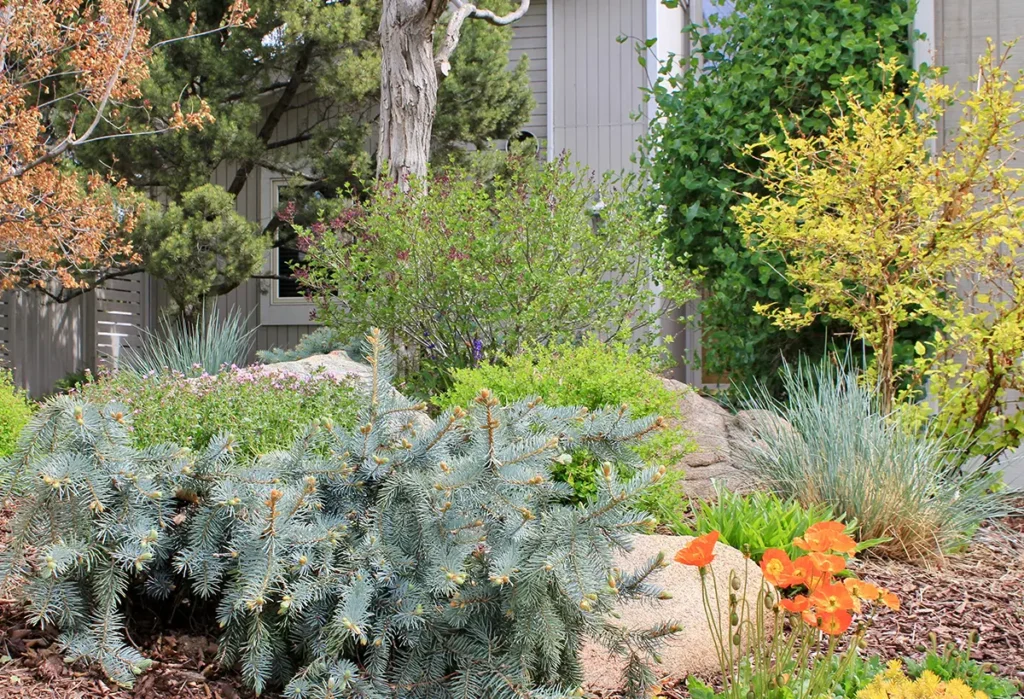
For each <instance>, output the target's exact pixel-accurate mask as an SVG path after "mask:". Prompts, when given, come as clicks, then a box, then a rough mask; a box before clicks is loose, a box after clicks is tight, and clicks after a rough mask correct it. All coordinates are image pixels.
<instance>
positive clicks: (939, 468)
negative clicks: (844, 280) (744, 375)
mask: <svg viewBox="0 0 1024 699" xmlns="http://www.w3.org/2000/svg"><path fill="white" fill-rule="evenodd" d="M860 379H861V377H860V376H859V375H858V374H857V372H855V371H853V370H850V369H848V368H846V367H844V366H842V365H840V364H838V363H835V364H834V363H832V362H829V361H827V360H823V361H822V362H821V363H819V364H812V363H810V362H800V363H798V364H797V365H796V366H793V365H789V364H787V365H785V366H784V367H783V370H782V384H783V388H784V389H785V392H786V395H787V402H786V403H785V404H783V403H780V402H778V401H777V400H775V399H774V398H773V397H772V396H771V395H770V393H769V391H768V389H767V388H765V387H763V386H762V387H760V388H757V389H754V390H753V391H752V392H751V394H750V395H749V397H748V406H749V407H753V408H757V409H761V410H767V411H771V412H772V413H774V414H775V415H778V416H779V417H781V418H783V419H785V420H788V421H789V422H790V424H791V425H792V427H793V429H791V430H777V431H765V432H763V433H762V434H761V435H760V437H761V439H760V441H759V442H755V443H752V444H751V445H750V446H749V447H747V448H744V449H742V450H741V451H740V452H739V458H740V459H741V460H742V461H743V462H744V463H745V465H746V466H747V467H748V468H750V469H752V470H753V472H754V473H755V474H756V475H757V476H759V477H760V478H761V479H762V480H763V481H765V482H766V483H767V484H768V486H769V487H771V488H772V489H773V490H774V491H775V492H776V493H778V494H779V495H781V496H782V497H785V498H796V499H797V500H799V501H800V502H801V503H803V504H804V505H805V506H815V505H821V506H826V507H829V508H831V510H832V512H834V513H835V514H836V515H837V516H840V517H842V518H843V520H844V521H847V522H851V523H852V522H856V523H857V524H856V528H857V533H858V538H859V539H860V540H868V539H888V541H885V542H884V543H880V544H879V545H878V547H877V548H876V550H877V551H882V552H885V553H886V554H889V555H892V556H896V557H900V558H910V559H936V558H940V557H942V556H943V555H944V554H946V553H949V552H951V551H954V550H956V549H958V548H960V547H962V546H963V545H965V544H967V543H968V542H969V541H970V540H971V538H972V537H973V535H974V533H975V531H976V530H977V528H978V526H979V525H980V524H981V523H982V522H984V521H985V520H986V519H987V518H990V517H998V516H1002V515H1005V514H1006V513H1007V512H1008V511H1009V510H1010V509H1011V503H1010V499H1009V498H1008V496H1007V495H1006V494H1003V493H999V492H993V486H994V485H995V484H996V483H997V482H998V478H999V476H998V474H987V473H986V472H985V471H980V472H977V473H973V474H968V473H965V472H963V471H961V470H960V469H959V468H957V466H958V465H959V456H958V454H957V453H956V450H955V449H954V448H953V447H952V445H951V444H950V443H949V442H946V441H943V440H942V439H939V438H936V437H933V436H929V435H926V434H921V433H920V432H918V431H913V430H908V429H906V428H905V426H903V425H901V424H900V423H899V422H897V421H895V420H891V419H889V417H888V416H887V415H885V414H883V413H882V412H880V411H879V408H878V400H877V396H876V395H875V393H874V391H873V390H871V389H870V388H868V387H865V386H864V385H863V383H862V382H861V380H860Z"/></svg>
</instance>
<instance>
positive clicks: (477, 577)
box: [5, 335, 676, 699]
mask: <svg viewBox="0 0 1024 699" xmlns="http://www.w3.org/2000/svg"><path fill="white" fill-rule="evenodd" d="M370 339H371V342H372V343H373V344H374V349H373V351H371V352H370V353H369V356H370V362H371V365H372V366H373V367H374V369H375V376H376V377H377V380H376V382H375V384H374V386H373V387H372V390H371V394H370V396H369V397H368V400H367V401H366V402H365V404H364V407H363V409H362V410H361V412H360V414H359V418H358V421H357V422H358V424H359V425H360V426H359V427H358V428H357V429H355V430H352V431H351V432H349V431H346V430H342V429H339V428H338V427H337V426H332V425H329V424H327V423H320V425H319V426H318V427H317V426H314V427H312V428H311V429H310V430H309V431H308V432H306V433H304V434H302V435H301V436H300V437H299V438H298V439H297V440H296V441H295V443H294V444H293V445H292V447H291V448H290V449H288V450H286V451H279V452H274V453H272V454H268V455H265V456H263V457H261V458H259V459H258V460H256V461H255V462H253V463H251V464H244V463H240V462H239V461H238V460H237V456H236V455H235V454H234V453H232V451H231V450H230V449H229V444H230V440H229V438H228V437H227V436H224V435H222V436H220V437H218V438H216V439H214V440H213V441H211V443H210V444H209V446H208V447H207V448H206V449H205V450H203V451H199V452H194V451H193V452H186V451H184V450H182V449H181V448H179V447H174V446H159V447H150V448H148V449H145V450H139V449H136V448H134V447H133V446H131V443H130V437H129V434H128V433H127V431H126V430H125V429H123V423H127V422H129V420H130V418H128V417H127V416H126V415H125V414H123V413H122V412H121V411H120V410H119V409H118V408H117V407H116V406H114V405H108V406H102V407H100V406H96V405H94V404H92V403H87V402H83V401H81V400H80V399H78V398H74V397H59V398H56V399H55V400H54V401H53V402H51V403H49V404H48V405H47V406H46V407H45V408H44V409H43V411H42V414H41V418H40V421H39V423H38V426H37V428H36V429H35V430H34V431H33V432H32V433H31V434H30V439H29V440H28V442H27V443H26V444H25V446H24V449H25V451H26V454H27V456H28V459H27V461H28V463H29V464H30V469H29V470H28V472H27V473H26V474H25V475H26V482H27V484H28V486H29V491H28V494H27V496H26V497H25V498H24V499H23V500H22V502H20V504H19V506H18V516H17V519H16V521H14V522H12V525H11V530H12V540H11V543H10V546H9V547H8V549H7V553H6V560H5V570H6V571H7V574H8V575H11V574H13V575H14V576H15V577H21V578H23V579H24V581H25V584H24V587H23V588H22V590H23V593H24V595H25V597H26V598H27V600H28V603H29V607H28V608H29V611H30V614H31V615H32V618H33V619H34V620H36V621H47V622H50V623H53V624H56V625H57V626H58V627H59V628H60V630H61V637H60V638H61V643H62V644H63V645H64V647H65V648H67V650H68V653H69V654H71V655H72V656H75V657H83V658H87V659H91V660H95V661H98V662H101V663H102V664H103V667H104V668H105V669H106V671H107V672H108V673H109V674H110V675H111V676H112V677H114V678H115V679H117V680H118V681H121V682H130V681H131V680H132V679H133V678H134V677H135V675H136V674H139V673H140V672H142V671H144V669H145V665H146V661H145V660H144V659H143V658H142V657H141V656H140V655H139V654H138V652H137V651H135V650H134V649H132V648H130V647H129V646H127V645H126V643H125V640H124V625H125V617H124V616H123V609H124V604H125V600H126V598H127V597H128V596H129V595H135V594H148V595H152V596H155V597H157V598H166V597H167V596H168V595H170V594H171V590H172V586H174V585H177V587H178V589H179V590H180V591H181V592H180V593H179V594H185V595H188V596H189V597H191V598H192V599H195V600H199V599H205V600H213V601H216V603H217V619H218V621H219V623H220V626H221V628H222V629H223V631H222V634H221V637H220V641H219V649H220V657H221V661H222V662H224V663H227V664H232V663H235V662H237V663H238V664H239V665H240V666H241V669H242V673H243V676H244V677H245V680H246V682H247V683H248V684H249V685H250V686H251V687H252V688H253V689H255V690H256V691H260V690H262V689H264V688H265V687H267V686H268V685H270V684H273V683H282V684H286V685H287V688H286V694H287V695H288V696H290V697H295V698H296V699H305V698H313V697H316V698H320V697H325V696H360V697H367V698H368V699H372V698H381V699H383V698H384V697H416V698H423V699H427V698H428V697H449V696H460V695H461V696H467V697H485V696H486V697H521V696H530V697H537V698H545V697H546V698H551V699H553V698H554V697H565V696H567V695H568V693H569V692H570V691H571V688H572V687H574V686H576V685H578V684H579V683H580V680H581V670H580V662H579V653H580V647H581V644H582V637H583V634H584V633H588V634H591V635H596V636H597V637H598V638H600V639H602V640H604V641H605V642H606V643H607V644H608V645H609V646H611V647H612V648H613V649H614V650H615V651H617V652H618V653H620V654H622V655H625V656H627V657H628V658H629V660H630V663H629V670H628V683H627V687H628V689H629V691H630V694H632V695H634V696H640V695H642V694H643V693H644V692H646V691H647V690H648V689H649V688H650V685H651V684H652V681H653V676H652V674H651V673H650V671H648V670H645V669H643V667H642V666H641V663H640V661H641V660H642V658H644V657H645V656H646V655H647V654H648V653H650V652H651V651H653V648H654V646H655V645H656V644H657V642H658V640H659V639H660V638H662V637H664V636H666V635H668V634H670V633H672V632H673V631H674V629H675V628H676V627H675V626H674V625H672V624H671V623H670V622H668V621H665V622H664V623H663V624H661V625H659V626H658V627H657V628H655V629H651V630H643V631H625V630H622V629H621V628H618V627H614V626H612V625H610V624H608V623H606V622H605V621H604V615H605V614H606V613H607V612H608V611H609V610H610V608H611V605H612V604H613V603H614V602H616V601H617V600H619V599H621V598H626V599H631V598H634V599H635V598H645V597H649V596H651V595H653V594H657V592H658V590H657V588H655V587H654V586H653V585H651V584H650V583H648V582H647V578H648V576H649V575H650V574H651V573H652V572H653V571H654V570H656V569H657V568H658V567H659V566H660V565H661V563H662V562H663V559H662V557H660V556H659V557H656V558H654V559H652V560H650V561H649V562H648V563H647V564H646V565H644V566H643V567H642V569H641V570H639V571H636V572H629V571H621V570H618V569H614V568H613V566H612V554H613V553H614V552H616V551H619V550H621V549H622V548H623V547H628V546H629V543H630V537H631V534H632V533H633V532H637V531H642V530H644V529H645V528H646V526H647V519H646V517H644V516H642V515H640V514H637V513H635V512H634V511H632V510H631V509H630V507H629V503H630V500H631V499H632V498H633V497H634V496H635V495H636V494H637V493H638V492H639V491H640V490H642V489H643V488H644V487H646V486H647V485H648V484H649V483H650V482H652V481H654V480H657V479H658V478H659V476H660V474H661V473H663V471H659V470H658V469H647V470H645V471H643V472H642V473H640V474H639V475H637V476H636V477H634V478H632V479H630V481H628V482H625V483H622V482H619V480H618V479H617V478H616V477H615V473H614V471H612V470H609V471H608V472H607V473H606V474H605V475H606V477H605V478H604V479H603V481H602V485H601V491H600V493H599V495H598V498H597V499H596V501H595V502H594V503H593V504H591V505H587V506H576V505H566V504H564V502H565V496H566V492H567V488H566V486H565V485H564V484H560V483H557V482H555V481H553V480H552V478H551V464H552V463H553V462H554V460H555V459H556V458H557V457H558V455H559V454H562V453H564V452H566V451H567V450H570V449H573V448H576V447H578V446H580V445H583V444H585V445H587V447H588V449H591V450H593V451H594V452H595V453H597V454H600V455H601V456H602V458H604V459H607V460H610V461H620V460H624V461H627V462H628V461H630V460H632V461H633V462H634V463H636V457H635V456H633V455H632V454H633V452H632V451H631V450H630V449H628V448H627V446H628V445H631V444H633V443H635V442H636V441H637V440H640V439H642V438H643V437H644V436H645V435H647V434H649V433H650V432H651V431H653V430H655V429H657V427H658V425H659V424H660V423H659V422H658V421H656V420H655V419H653V418H647V419H645V420H640V421H633V420H629V419H624V418H623V416H621V415H619V414H618V413H617V412H593V413H589V414H583V413H581V412H580V411H579V410H575V409H564V408H547V407H544V406H538V405H534V404H529V403H517V404H514V405H511V406H508V407H501V406H500V405H499V404H498V401H497V400H496V399H495V398H494V397H493V396H491V395H490V394H488V393H486V392H481V394H480V395H479V396H478V397H477V399H476V400H475V401H474V403H473V406H472V407H471V409H470V411H469V413H468V414H467V412H466V411H463V410H461V409H453V410H450V411H446V412H445V413H444V414H443V415H441V416H440V417H439V419H438V420H437V421H436V422H434V423H432V424H430V425H425V424H424V423H423V421H422V418H421V417H419V415H418V414H420V413H421V412H422V410H423V405H422V404H417V405H414V404H413V403H412V402H411V401H410V400H408V399H406V398H404V397H403V396H401V395H400V394H399V393H398V392H397V391H395V390H394V389H393V388H392V387H391V386H390V385H389V383H388V381H387V378H386V377H388V376H389V375H390V374H391V371H390V368H389V364H390V362H389V361H388V357H387V356H386V355H385V354H384V353H383V352H382V351H381V350H380V348H379V344H378V342H379V339H378V337H377V336H376V335H372V336H371V338H370ZM321 447H323V448H321Z"/></svg>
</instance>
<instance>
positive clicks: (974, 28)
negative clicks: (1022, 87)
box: [935, 0, 1024, 141]
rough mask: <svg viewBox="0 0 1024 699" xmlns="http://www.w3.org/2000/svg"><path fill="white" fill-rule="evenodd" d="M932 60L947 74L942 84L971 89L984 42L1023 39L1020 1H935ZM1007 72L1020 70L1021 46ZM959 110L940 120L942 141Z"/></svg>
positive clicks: (1023, 56)
mask: <svg viewBox="0 0 1024 699" xmlns="http://www.w3.org/2000/svg"><path fill="white" fill-rule="evenodd" d="M935 27H936V37H935V39H936V40H935V54H936V56H935V58H936V62H937V63H938V65H942V66H946V67H947V68H948V72H947V73H946V75H945V76H944V78H943V80H944V81H945V82H947V83H948V84H950V85H958V86H959V87H960V89H961V90H967V89H970V87H971V77H972V76H976V75H977V74H978V57H979V56H981V55H982V54H984V53H985V51H986V49H987V46H988V40H989V39H992V41H993V42H995V45H996V46H997V47H1000V48H1001V47H1002V44H1003V43H1004V42H1008V41H1016V40H1020V39H1021V37H1024V0H935ZM1009 68H1010V71H1011V72H1016V71H1018V70H1021V69H1024V43H1018V44H1017V46H1015V47H1014V50H1013V55H1012V58H1011V61H1010V65H1009ZM961 113H962V110H961V109H960V107H958V106H954V107H953V108H951V109H950V110H949V111H948V112H947V113H946V117H945V119H944V120H943V124H942V131H943V140H944V141H945V140H946V139H948V138H949V135H950V133H951V132H952V131H953V130H955V129H956V127H957V124H958V123H959V120H960V116H961Z"/></svg>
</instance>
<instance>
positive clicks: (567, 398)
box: [433, 337, 692, 529]
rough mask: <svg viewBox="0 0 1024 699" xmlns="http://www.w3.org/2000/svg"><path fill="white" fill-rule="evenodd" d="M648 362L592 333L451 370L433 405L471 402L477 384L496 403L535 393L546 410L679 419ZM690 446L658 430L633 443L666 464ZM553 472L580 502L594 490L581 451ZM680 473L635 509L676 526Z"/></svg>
mask: <svg viewBox="0 0 1024 699" xmlns="http://www.w3.org/2000/svg"><path fill="white" fill-rule="evenodd" d="M651 367H652V359H651V357H650V356H647V355H645V354H643V353H636V352H632V351H630V349H629V347H628V346H627V345H625V344H622V343H610V344H609V343H604V342H601V341H600V340H598V339H596V338H594V337H591V338H588V339H587V340H585V341H584V342H583V343H581V344H578V345H572V344H558V345H553V346H549V347H544V346H540V345H534V346H532V347H530V348H529V349H527V350H526V351H525V352H523V353H521V354H518V355H516V356H513V357H505V358H504V360H503V361H502V362H501V363H500V364H484V365H481V366H478V367H474V368H467V369H456V370H455V371H454V372H453V373H452V386H451V388H450V389H448V390H447V391H446V392H444V393H442V394H441V395H439V396H436V397H435V398H434V399H433V402H434V404H435V405H436V406H438V407H440V408H442V409H443V408H451V407H454V406H456V405H460V406H467V405H471V404H472V401H473V399H474V398H475V397H476V396H477V394H479V393H480V389H482V388H487V389H489V390H490V391H491V392H492V393H494V395H495V396H496V397H497V398H498V400H500V401H501V402H502V403H512V402H515V401H518V400H522V399H524V398H535V397H539V398H541V399H542V401H543V402H544V403H545V404H547V405H550V406H553V407H568V406H584V407H586V408H589V409H590V410H599V409H601V408H607V407H609V406H611V407H621V406H623V405H626V406H628V407H629V411H630V414H631V415H633V416H634V417H638V418H643V417H649V416H652V415H661V416H663V417H666V418H672V417H678V416H679V407H678V405H677V400H678V397H677V396H676V395H674V394H673V393H672V391H670V390H669V389H668V388H666V387H665V385H664V383H663V382H662V380H661V379H660V378H659V377H658V376H657V375H656V374H654V373H653V372H652V371H651ZM690 450H692V443H691V442H690V440H689V439H688V438H687V436H686V435H685V434H684V433H682V432H680V431H679V430H672V429H668V430H664V431H662V432H660V433H658V434H656V435H655V436H653V437H652V438H651V439H650V440H648V441H647V442H645V443H644V444H642V445H640V446H639V447H638V453H639V454H640V456H641V457H643V459H644V460H645V461H646V462H647V463H649V464H657V465H662V464H664V465H668V466H671V464H672V463H673V462H674V461H678V459H679V457H680V456H681V455H683V454H685V453H687V452H688V451H690ZM572 457H573V458H572V461H571V462H570V463H565V464H562V465H561V466H560V467H559V468H557V469H556V471H555V475H556V476H557V477H559V478H561V479H562V480H564V481H565V482H566V483H568V484H569V485H571V486H572V487H573V489H574V490H575V492H576V495H577V496H578V497H579V498H580V499H582V500H586V499H588V498H591V497H592V496H593V495H594V494H595V493H596V492H597V471H598V466H599V464H598V463H597V462H596V460H595V459H593V458H592V457H591V456H590V455H589V454H588V453H586V452H585V451H579V452H576V453H574V454H573V455H572ZM681 479H682V471H681V470H677V469H670V470H669V472H668V474H667V476H666V477H665V479H664V480H663V481H662V482H661V483H659V485H658V486H656V487H655V488H653V489H652V491H651V492H650V493H649V494H648V495H646V496H644V497H643V498H642V499H641V501H640V503H639V504H640V506H641V507H642V508H643V509H645V510H646V511H648V512H650V513H651V514H653V515H655V516H656V517H658V519H660V520H661V521H663V522H665V523H666V524H668V525H669V526H671V527H673V528H675V529H679V528H681V527H682V526H683V523H682V519H681V515H682V512H683V508H684V505H685V499H684V497H683V495H682V493H681V490H680V487H679V481H680V480H681Z"/></svg>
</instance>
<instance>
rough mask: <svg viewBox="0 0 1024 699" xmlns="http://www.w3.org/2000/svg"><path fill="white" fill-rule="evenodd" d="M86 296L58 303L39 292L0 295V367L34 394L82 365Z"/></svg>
mask: <svg viewBox="0 0 1024 699" xmlns="http://www.w3.org/2000/svg"><path fill="white" fill-rule="evenodd" d="M85 318H86V297H85V296H79V297H78V298H76V299H74V300H73V301H71V302H69V303H66V304H57V303H54V302H53V301H51V300H50V299H48V298H46V297H45V296H43V295H42V294H39V293H36V292H30V291H14V292H8V293H6V294H2V295H0V367H3V368H5V369H10V370H12V371H13V374H14V382H15V384H16V385H18V386H20V387H21V388H23V389H24V390H26V391H28V392H29V394H30V395H31V396H32V397H33V398H39V397H41V396H43V395H45V394H46V393H48V392H49V391H50V390H51V389H52V388H53V385H54V383H56V382H57V381H58V380H60V379H61V378H63V377H64V376H65V375H66V374H69V373H71V372H74V371H80V370H81V369H83V368H85V366H86V357H87V351H86V338H85V332H84V331H85V328H86V325H87V323H86V322H85Z"/></svg>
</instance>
